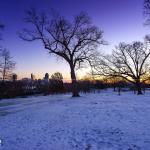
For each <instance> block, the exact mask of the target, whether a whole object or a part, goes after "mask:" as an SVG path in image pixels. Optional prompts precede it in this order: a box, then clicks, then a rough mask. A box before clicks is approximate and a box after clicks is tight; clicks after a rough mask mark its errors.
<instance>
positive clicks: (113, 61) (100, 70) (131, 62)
mask: <svg viewBox="0 0 150 150" xmlns="http://www.w3.org/2000/svg"><path fill="white" fill-rule="evenodd" d="M149 56H150V49H149V42H148V41H145V42H144V43H142V42H134V43H132V44H126V43H120V44H119V46H118V47H116V49H115V50H113V52H112V54H111V55H104V56H102V57H101V58H100V59H99V60H98V61H96V62H95V65H93V67H94V74H97V75H103V76H112V77H121V78H123V79H125V80H127V81H129V82H131V83H133V84H134V85H135V86H136V88H137V91H138V93H137V94H142V90H141V83H142V82H144V81H146V80H148V79H149V78H150V72H149V71H150V62H149V60H150V59H149Z"/></svg>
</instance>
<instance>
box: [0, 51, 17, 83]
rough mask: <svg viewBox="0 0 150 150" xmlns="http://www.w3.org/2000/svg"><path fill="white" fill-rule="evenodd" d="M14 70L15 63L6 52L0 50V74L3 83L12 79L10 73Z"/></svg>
mask: <svg viewBox="0 0 150 150" xmlns="http://www.w3.org/2000/svg"><path fill="white" fill-rule="evenodd" d="M14 68H15V62H14V61H13V60H12V57H11V56H10V53H9V51H8V50H6V49H4V50H1V54H0V73H1V79H2V81H3V82H4V81H5V80H9V79H11V77H12V71H13V69H14Z"/></svg>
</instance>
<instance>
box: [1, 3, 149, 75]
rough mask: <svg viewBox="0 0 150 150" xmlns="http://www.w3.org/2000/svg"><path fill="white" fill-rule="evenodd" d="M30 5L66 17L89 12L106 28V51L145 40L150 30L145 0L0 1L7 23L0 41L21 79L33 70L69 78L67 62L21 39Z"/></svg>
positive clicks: (34, 72)
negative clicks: (9, 53)
mask: <svg viewBox="0 0 150 150" xmlns="http://www.w3.org/2000/svg"><path fill="white" fill-rule="evenodd" d="M30 7H34V8H38V9H40V10H45V11H47V12H51V11H50V10H51V9H54V10H56V11H58V12H59V13H60V14H62V15H63V16H65V17H66V18H71V17H72V16H74V15H76V14H78V13H79V12H80V11H86V12H87V13H88V14H89V16H91V18H92V20H93V22H94V23H95V24H96V25H97V26H98V27H99V28H100V29H102V30H103V31H104V39H105V40H106V41H108V42H109V45H108V46H105V47H104V48H103V49H102V48H101V49H102V50H103V51H105V52H111V50H112V48H113V47H114V46H115V45H117V44H118V43H119V42H132V41H136V40H142V39H143V37H144V36H145V34H148V33H150V29H149V28H148V27H146V26H144V25H143V24H144V17H143V0H0V21H1V22H2V23H3V24H5V26H6V28H5V30H4V31H3V39H4V40H3V41H1V43H0V44H1V45H2V46H4V47H6V48H7V49H9V50H10V52H11V55H12V56H13V57H14V60H15V61H16V62H17V66H16V70H15V72H16V73H17V74H18V76H19V77H20V78H21V77H29V76H30V73H33V74H35V75H36V77H43V76H44V74H45V73H46V72H48V73H50V74H52V73H54V72H56V71H59V72H61V73H63V75H64V77H65V78H70V76H69V67H68V65H67V64H66V63H65V62H64V61H63V60H60V59H59V60H57V59H56V58H54V57H52V56H49V55H48V53H47V51H46V50H45V49H43V47H42V45H41V43H40V42H31V43H30V42H25V41H22V40H21V39H19V38H18V36H17V34H16V33H17V32H18V31H20V30H21V29H22V28H23V27H25V24H24V23H23V18H24V16H25V13H24V11H25V10H26V9H28V8H30ZM82 72H84V70H82ZM82 74H83V73H82ZM78 75H81V71H80V72H79V73H78Z"/></svg>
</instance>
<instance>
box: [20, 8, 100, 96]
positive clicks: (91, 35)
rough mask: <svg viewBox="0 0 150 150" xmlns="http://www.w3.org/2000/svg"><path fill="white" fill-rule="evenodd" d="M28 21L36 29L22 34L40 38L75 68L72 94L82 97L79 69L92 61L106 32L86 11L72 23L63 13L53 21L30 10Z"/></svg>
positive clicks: (32, 38) (71, 68) (23, 36)
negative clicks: (77, 69)
mask: <svg viewBox="0 0 150 150" xmlns="http://www.w3.org/2000/svg"><path fill="white" fill-rule="evenodd" d="M25 21H26V22H27V23H29V24H32V27H33V29H32V30H31V29H24V30H23V31H22V33H21V34H20V37H21V38H22V39H23V40H26V41H35V40H40V41H41V42H42V43H43V45H44V47H45V49H47V50H48V51H49V53H50V54H54V55H56V56H58V57H61V58H63V59H64V60H65V61H66V62H67V63H68V64H69V66H70V70H71V73H70V74H71V79H72V96H79V93H78V88H77V80H76V74H75V68H76V67H79V68H80V67H81V64H83V62H88V61H90V58H91V57H92V55H93V54H94V51H95V49H96V47H97V46H98V45H100V44H103V40H102V31H100V30H99V29H98V28H97V27H96V26H94V25H93V24H92V23H91V19H90V18H89V16H88V15H87V14H85V13H80V14H79V15H77V16H75V17H74V19H73V21H72V22H70V21H68V20H66V19H65V18H64V17H61V16H57V17H55V18H53V19H51V20H50V18H49V17H48V16H46V15H45V14H39V13H37V12H36V11H35V10H34V9H32V10H30V11H28V12H27V17H26V19H25Z"/></svg>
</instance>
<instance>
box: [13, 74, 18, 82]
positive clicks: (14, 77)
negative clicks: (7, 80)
mask: <svg viewBox="0 0 150 150" xmlns="http://www.w3.org/2000/svg"><path fill="white" fill-rule="evenodd" d="M12 80H13V82H15V81H16V80H17V74H13V75H12Z"/></svg>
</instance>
